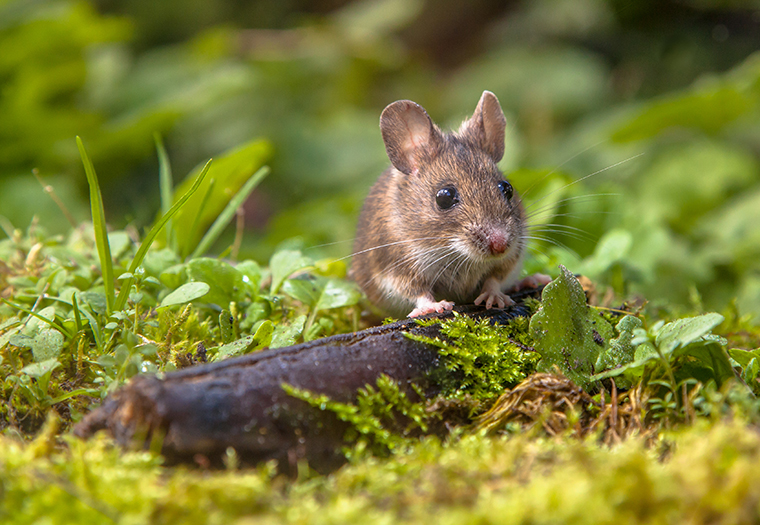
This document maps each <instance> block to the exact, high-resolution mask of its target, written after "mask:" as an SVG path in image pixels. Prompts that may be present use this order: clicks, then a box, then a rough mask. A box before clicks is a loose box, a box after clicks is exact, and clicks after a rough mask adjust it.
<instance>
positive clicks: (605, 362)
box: [594, 315, 642, 386]
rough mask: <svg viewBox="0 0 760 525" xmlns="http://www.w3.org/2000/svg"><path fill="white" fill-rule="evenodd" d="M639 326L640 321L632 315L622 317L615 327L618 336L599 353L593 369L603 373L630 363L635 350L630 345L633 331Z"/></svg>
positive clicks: (631, 344)
mask: <svg viewBox="0 0 760 525" xmlns="http://www.w3.org/2000/svg"><path fill="white" fill-rule="evenodd" d="M641 326H642V322H641V319H639V318H637V317H634V316H632V315H626V316H624V317H623V318H622V319H621V320H620V321H619V322H618V324H617V325H616V326H615V329H616V331H617V333H618V334H620V335H618V337H616V338H615V339H612V340H611V341H610V345H609V347H608V348H606V349H604V350H602V351H601V352H600V353H599V357H598V358H597V360H596V365H595V366H594V369H595V370H597V371H599V372H603V371H605V370H610V369H613V368H618V367H620V366H623V365H625V364H628V363H630V362H632V361H633V360H634V352H635V350H636V347H635V346H634V345H633V343H632V341H633V335H634V330H636V329H637V328H641ZM618 386H630V385H618Z"/></svg>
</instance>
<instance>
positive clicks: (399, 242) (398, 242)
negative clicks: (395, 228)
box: [335, 237, 440, 261]
mask: <svg viewBox="0 0 760 525" xmlns="http://www.w3.org/2000/svg"><path fill="white" fill-rule="evenodd" d="M439 238H440V237H418V238H416V239H404V240H403V241H396V242H389V243H388V244H381V245H380V246H373V247H371V248H367V249H366V250H361V251H358V252H354V253H352V254H350V255H346V256H345V257H341V258H340V259H335V260H336V261H342V260H343V259H348V258H349V257H354V256H355V255H360V254H362V253H367V252H371V251H372V250H379V249H380V248H387V247H388V246H396V245H398V244H406V243H410V242H419V241H428V240H431V239H439Z"/></svg>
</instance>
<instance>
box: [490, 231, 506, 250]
mask: <svg viewBox="0 0 760 525" xmlns="http://www.w3.org/2000/svg"><path fill="white" fill-rule="evenodd" d="M487 240H488V250H489V251H490V252H491V254H492V255H501V254H502V253H504V252H505V251H507V236H506V235H504V233H503V232H500V231H490V232H488V236H487Z"/></svg>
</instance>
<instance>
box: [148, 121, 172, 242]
mask: <svg viewBox="0 0 760 525" xmlns="http://www.w3.org/2000/svg"><path fill="white" fill-rule="evenodd" d="M153 138H154V140H155V141H156V151H157V152H158V186H159V189H160V191H161V213H162V214H163V215H166V214H167V213H169V210H170V209H171V207H172V200H173V190H174V181H173V180H172V167H171V164H170V163H169V156H168V155H167V154H166V148H164V142H163V141H162V140H161V135H159V134H158V133H155V134H154V135H153ZM175 244H176V241H175V240H174V232H173V231H172V221H171V220H168V221H166V245H167V246H170V247H171V248H172V249H175V251H176V246H174V245H175Z"/></svg>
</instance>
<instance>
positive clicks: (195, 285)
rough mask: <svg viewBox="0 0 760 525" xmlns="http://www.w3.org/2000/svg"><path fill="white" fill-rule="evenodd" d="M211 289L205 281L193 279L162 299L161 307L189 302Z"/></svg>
mask: <svg viewBox="0 0 760 525" xmlns="http://www.w3.org/2000/svg"><path fill="white" fill-rule="evenodd" d="M209 290H211V287H210V286H209V285H208V284H206V283H204V282H200V281H193V282H190V283H185V284H183V285H182V286H180V287H179V288H177V289H176V290H174V291H173V292H172V293H170V294H169V295H167V296H166V297H164V300H163V301H161V305H160V306H159V308H164V307H167V306H175V305H178V304H186V303H189V302H190V301H194V300H196V299H200V298H201V297H203V296H204V295H206V294H207V293H208V292H209Z"/></svg>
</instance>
